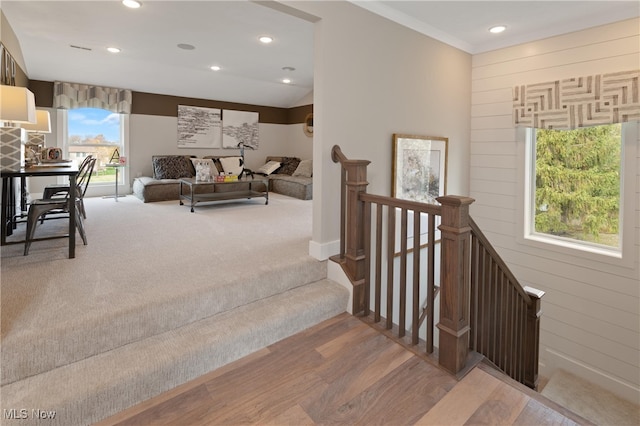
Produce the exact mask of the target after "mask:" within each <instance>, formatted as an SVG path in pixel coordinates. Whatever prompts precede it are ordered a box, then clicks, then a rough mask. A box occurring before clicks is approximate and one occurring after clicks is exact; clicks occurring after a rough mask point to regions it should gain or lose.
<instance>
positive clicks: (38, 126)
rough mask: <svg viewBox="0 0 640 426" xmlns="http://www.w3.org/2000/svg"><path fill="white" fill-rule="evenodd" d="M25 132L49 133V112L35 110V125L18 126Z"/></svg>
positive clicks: (24, 124)
mask: <svg viewBox="0 0 640 426" xmlns="http://www.w3.org/2000/svg"><path fill="white" fill-rule="evenodd" d="M20 127H22V128H23V129H25V130H26V131H27V132H38V133H51V118H50V117H49V111H46V110H44V109H37V110H36V123H35V124H30V123H23V124H21V125H20Z"/></svg>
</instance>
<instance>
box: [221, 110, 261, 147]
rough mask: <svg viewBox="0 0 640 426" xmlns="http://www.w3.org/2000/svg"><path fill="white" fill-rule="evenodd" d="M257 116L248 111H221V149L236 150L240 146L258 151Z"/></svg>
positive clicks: (255, 113)
mask: <svg viewBox="0 0 640 426" xmlns="http://www.w3.org/2000/svg"><path fill="white" fill-rule="evenodd" d="M259 118H260V117H259V114H258V113H257V112H250V111H235V110H229V109H225V110H224V111H222V147H223V148H231V149H238V147H239V146H240V144H243V146H244V147H246V148H249V149H258V144H259V142H260V137H259V136H260V135H259Z"/></svg>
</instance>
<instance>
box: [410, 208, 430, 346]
mask: <svg viewBox="0 0 640 426" xmlns="http://www.w3.org/2000/svg"><path fill="white" fill-rule="evenodd" d="M420 218H421V217H420V212H417V211H415V210H414V212H413V303H412V315H411V323H412V327H411V331H412V332H411V344H413V345H417V344H418V340H419V334H418V333H419V331H420V263H421V262H420V259H421V253H420ZM427 250H430V247H429V246H427ZM427 285H428V284H427ZM430 306H431V305H429V307H430ZM432 333H433V331H430V330H429V327H428V326H427V339H429V334H432Z"/></svg>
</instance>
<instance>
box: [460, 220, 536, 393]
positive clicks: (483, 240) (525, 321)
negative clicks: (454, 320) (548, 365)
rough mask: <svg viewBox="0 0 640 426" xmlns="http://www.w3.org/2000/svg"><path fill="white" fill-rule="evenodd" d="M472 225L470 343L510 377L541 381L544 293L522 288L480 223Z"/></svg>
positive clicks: (530, 383)
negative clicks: (540, 356)
mask: <svg viewBox="0 0 640 426" xmlns="http://www.w3.org/2000/svg"><path fill="white" fill-rule="evenodd" d="M469 223H470V225H471V323H470V325H471V334H470V336H469V337H470V340H469V347H470V349H471V350H474V351H476V352H478V353H481V354H482V355H484V356H485V357H487V359H489V360H490V361H491V362H492V363H493V364H494V365H495V366H496V367H498V368H499V369H500V370H502V371H503V372H505V373H506V374H507V375H508V376H509V377H512V378H513V379H515V380H517V381H519V382H520V383H524V384H525V385H527V386H529V387H530V388H532V389H536V388H537V386H538V353H539V337H540V315H541V309H540V302H541V300H540V299H541V298H542V296H544V292H543V291H540V290H536V289H534V288H531V287H522V286H521V285H520V283H519V282H518V280H517V279H516V277H515V276H514V275H513V273H512V272H511V271H510V270H509V268H508V267H507V265H506V264H505V263H504V261H503V260H502V258H501V257H500V256H499V255H498V253H497V252H496V250H495V249H494V248H493V246H492V245H491V243H490V242H489V240H488V239H487V237H485V235H484V234H483V233H482V231H481V230H480V228H479V227H478V225H477V224H476V223H475V222H474V221H473V219H471V218H470V220H469Z"/></svg>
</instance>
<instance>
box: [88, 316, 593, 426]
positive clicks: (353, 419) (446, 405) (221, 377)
mask: <svg viewBox="0 0 640 426" xmlns="http://www.w3.org/2000/svg"><path fill="white" fill-rule="evenodd" d="M536 395H537V394H535V392H533V391H530V390H528V389H526V388H524V387H521V386H520V385H518V384H516V385H515V386H512V384H511V383H508V381H505V380H503V379H502V378H501V375H500V373H497V372H495V371H493V370H492V369H491V368H490V367H486V366H484V367H476V368H475V369H473V370H472V371H471V372H470V373H469V374H468V375H467V376H466V377H465V378H464V379H462V380H461V381H459V382H458V381H456V379H455V378H454V377H453V376H451V375H449V374H448V373H446V372H444V371H442V370H441V369H440V368H438V367H437V366H434V365H432V364H431V363H429V362H427V361H425V360H423V359H421V358H419V357H417V356H416V355H414V354H413V353H411V352H410V351H408V350H406V349H404V348H403V347H402V346H400V345H399V344H397V343H395V342H393V341H392V340H391V339H389V338H387V337H386V336H384V335H382V334H380V333H378V332H377V331H376V330H374V329H373V328H371V327H370V326H369V325H367V324H365V323H364V322H362V321H360V320H359V319H357V318H354V317H352V316H350V315H348V314H343V315H339V316H337V317H335V318H332V319H330V320H328V321H325V322H323V323H321V324H319V325H317V326H315V327H313V328H311V329H309V330H306V331H304V332H302V333H299V334H297V335H295V336H292V337H290V338H287V339H285V340H283V341H281V342H278V343H276V344H274V345H271V346H269V347H268V348H265V349H263V350H261V351H259V352H256V353H254V354H252V355H250V356H248V357H245V358H243V359H240V360H238V361H236V362H234V363H231V364H229V365H227V366H225V367H222V368H220V369H218V370H215V371H213V372H211V373H209V374H207V375H205V376H203V377H200V378H198V379H196V380H193V381H191V382H189V383H186V384H184V385H182V386H180V387H178V388H176V389H173V390H171V391H168V392H165V393H164V394H162V395H159V396H158V397H156V398H154V399H151V400H149V401H146V402H144V403H142V404H139V405H137V406H135V407H132V408H130V409H128V410H126V411H124V412H122V413H119V414H117V415H115V416H112V417H111V418H108V419H106V420H104V421H103V422H100V423H99V425H100V426H107V425H120V426H124V425H238V424H260V425H296V426H298V425H315V424H344V425H352V424H366V425H370V424H379V425H413V424H417V425H454V424H500V425H511V424H514V425H521V424H522V425H525V424H530V425H534V424H535V425H543V424H562V425H571V424H588V423H587V422H586V421H584V419H581V418H579V417H577V416H575V415H573V414H572V413H570V412H567V411H566V410H564V409H562V407H558V406H555V407H554V404H553V403H550V405H549V404H547V403H546V402H545V401H544V398H542V397H538V396H536ZM541 401H542V402H541ZM552 407H553V408H552Z"/></svg>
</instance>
